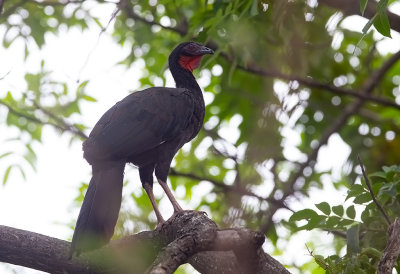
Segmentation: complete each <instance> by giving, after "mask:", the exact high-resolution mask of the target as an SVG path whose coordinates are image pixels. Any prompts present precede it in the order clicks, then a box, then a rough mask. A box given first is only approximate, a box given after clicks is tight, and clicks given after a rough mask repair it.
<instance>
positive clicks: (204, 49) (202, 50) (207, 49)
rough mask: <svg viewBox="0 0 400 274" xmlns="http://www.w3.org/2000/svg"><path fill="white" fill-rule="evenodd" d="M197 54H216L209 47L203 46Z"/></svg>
mask: <svg viewBox="0 0 400 274" xmlns="http://www.w3.org/2000/svg"><path fill="white" fill-rule="evenodd" d="M197 53H198V54H199V55H205V54H214V51H213V50H212V49H210V48H207V47H205V46H202V47H201V48H200V49H199V50H198V51H197Z"/></svg>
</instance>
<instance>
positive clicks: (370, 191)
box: [357, 155, 392, 226]
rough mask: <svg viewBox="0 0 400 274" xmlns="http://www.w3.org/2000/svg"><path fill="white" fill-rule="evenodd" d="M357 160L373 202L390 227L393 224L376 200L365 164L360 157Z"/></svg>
mask: <svg viewBox="0 0 400 274" xmlns="http://www.w3.org/2000/svg"><path fill="white" fill-rule="evenodd" d="M357 159H358V162H359V163H360V167H361V172H362V175H363V177H364V180H365V184H366V185H367V187H368V190H369V193H370V194H371V197H372V200H373V201H374V203H375V204H376V206H377V207H378V209H379V211H380V212H381V213H382V215H383V217H385V220H386V222H387V223H388V225H389V226H390V225H391V224H392V222H391V221H390V219H389V216H388V215H387V213H386V211H385V210H384V209H383V207H382V206H381V204H380V203H379V202H378V200H376V197H375V194H374V191H373V190H372V187H371V184H370V182H369V179H368V176H367V174H366V173H365V169H364V165H363V163H362V162H361V158H360V155H357Z"/></svg>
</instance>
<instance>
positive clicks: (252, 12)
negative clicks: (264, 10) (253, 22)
mask: <svg viewBox="0 0 400 274" xmlns="http://www.w3.org/2000/svg"><path fill="white" fill-rule="evenodd" d="M250 15H251V16H256V15H258V0H253V4H252V5H251V10H250Z"/></svg>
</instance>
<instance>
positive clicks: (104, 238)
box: [71, 42, 213, 255]
mask: <svg viewBox="0 0 400 274" xmlns="http://www.w3.org/2000/svg"><path fill="white" fill-rule="evenodd" d="M205 54H213V51H212V50H211V49H209V48H207V47H205V46H203V45H201V44H199V43H195V42H185V43H181V44H179V45H178V46H177V47H176V48H175V49H174V50H173V51H172V53H171V54H170V56H169V59H168V62H169V68H170V71H171V73H172V76H173V77H174V80H175V83H176V88H165V87H153V88H148V89H145V90H142V91H138V92H135V93H132V94H130V95H128V96H127V97H125V98H124V99H123V100H122V101H120V102H118V103H117V104H115V105H114V106H113V107H112V108H110V109H109V110H108V111H107V112H106V113H105V114H104V115H103V116H102V117H101V118H100V120H99V121H98V122H97V124H96V125H95V127H94V128H93V130H92V132H91V133H90V135H89V138H88V139H87V140H86V141H85V142H84V143H83V151H84V158H85V159H86V160H87V161H88V162H89V164H90V165H92V172H93V175H92V179H91V180H90V183H89V188H88V190H87V193H86V196H85V199H84V200H83V204H82V208H81V210H80V213H79V217H78V220H77V223H76V227H75V231H74V235H73V238H72V244H71V255H73V254H77V255H79V254H80V252H84V251H88V250H92V249H96V248H99V247H101V246H103V245H105V244H107V243H108V242H109V241H110V238H111V237H112V235H113V234H114V227H115V224H116V222H117V219H118V212H119V210H120V207H121V197H122V185H123V178H124V168H125V164H126V163H132V164H134V165H136V166H138V168H139V175H140V180H141V182H142V186H143V188H144V189H145V190H146V192H147V195H148V196H149V198H150V201H151V204H152V206H153V208H154V212H155V214H156V216H157V221H158V224H159V225H160V224H162V223H163V222H164V219H163V217H162V216H161V214H160V211H159V210H158V208H157V204H156V201H155V199H154V195H153V173H155V175H156V177H157V180H158V182H159V183H160V185H161V187H162V188H163V189H164V191H165V193H166V194H167V196H168V198H169V200H170V201H171V203H172V206H173V208H174V212H175V213H176V212H179V211H182V208H181V206H180V205H179V204H178V202H177V201H176V200H175V198H174V196H173V194H172V192H171V190H170V189H169V188H168V185H167V183H166V182H167V176H168V171H169V168H170V164H171V161H172V159H173V157H174V156H175V154H176V153H177V152H178V150H179V149H180V148H181V147H182V146H183V145H184V144H185V143H187V142H189V141H190V140H192V139H193V138H194V137H195V136H196V135H197V134H198V132H199V130H200V128H201V127H202V125H203V120H204V110H205V106H204V99H203V94H202V91H201V89H200V87H199V85H198V84H197V82H196V79H195V77H194V76H193V74H192V72H193V70H194V69H196V68H197V67H199V65H200V62H201V58H202V56H203V55H205Z"/></svg>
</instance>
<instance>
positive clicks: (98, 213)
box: [71, 163, 125, 256]
mask: <svg viewBox="0 0 400 274" xmlns="http://www.w3.org/2000/svg"><path fill="white" fill-rule="evenodd" d="M124 167H125V164H124V163H118V164H115V165H113V166H112V167H107V169H97V170H96V169H93V176H92V179H91V180H90V183H89V187H88V190H87V192H86V195H85V199H84V200H83V204H82V207H81V211H80V212H79V217H78V220H77V222H76V227H75V231H74V235H73V237H72V243H71V256H72V255H73V254H74V253H76V254H77V255H79V254H80V253H81V252H84V251H88V250H92V249H96V248H99V247H101V246H103V245H105V244H107V243H108V242H109V241H110V239H111V237H112V235H113V234H114V228H115V224H116V223H117V219H118V213H119V210H120V207H121V198H122V186H123V177H124Z"/></svg>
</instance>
